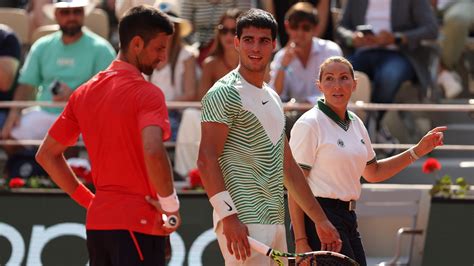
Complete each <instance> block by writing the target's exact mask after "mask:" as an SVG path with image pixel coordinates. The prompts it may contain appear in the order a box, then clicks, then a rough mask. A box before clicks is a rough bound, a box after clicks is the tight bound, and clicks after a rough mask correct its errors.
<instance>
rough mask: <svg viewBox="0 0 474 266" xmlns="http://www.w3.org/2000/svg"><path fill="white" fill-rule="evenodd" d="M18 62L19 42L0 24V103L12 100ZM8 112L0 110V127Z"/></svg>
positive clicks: (19, 55) (3, 109)
mask: <svg viewBox="0 0 474 266" xmlns="http://www.w3.org/2000/svg"><path fill="white" fill-rule="evenodd" d="M20 60H21V46H20V41H19V40H18V38H17V37H16V35H15V33H14V32H13V30H12V29H11V28H9V27H8V26H6V25H3V24H0V101H11V100H12V98H13V90H14V88H15V87H16V81H17V78H18V69H19V66H20ZM9 110H10V109H9V108H1V109H0V127H3V124H4V123H5V120H6V118H7V115H8V111H9Z"/></svg>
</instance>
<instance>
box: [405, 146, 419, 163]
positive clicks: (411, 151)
mask: <svg viewBox="0 0 474 266" xmlns="http://www.w3.org/2000/svg"><path fill="white" fill-rule="evenodd" d="M408 151H409V152H410V156H411V157H412V158H413V161H415V160H418V159H420V157H418V155H416V153H415V149H414V148H413V147H411V148H410V149H408Z"/></svg>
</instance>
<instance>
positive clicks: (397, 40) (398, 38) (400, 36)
mask: <svg viewBox="0 0 474 266" xmlns="http://www.w3.org/2000/svg"><path fill="white" fill-rule="evenodd" d="M394 37H395V40H394V41H395V44H396V45H397V46H400V45H402V44H403V33H400V32H396V33H395V34H394Z"/></svg>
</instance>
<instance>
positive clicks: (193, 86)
mask: <svg viewBox="0 0 474 266" xmlns="http://www.w3.org/2000/svg"><path fill="white" fill-rule="evenodd" d="M155 6H156V7H158V9H160V10H161V11H163V12H164V13H166V14H167V15H168V17H169V19H170V20H171V21H172V22H173V23H174V28H175V32H174V33H173V35H172V37H171V42H170V45H168V47H167V49H168V57H167V60H166V61H164V62H161V63H160V64H159V65H158V66H157V68H156V69H155V70H154V71H153V74H151V76H150V82H151V83H153V84H155V85H156V86H158V87H159V88H160V89H161V90H162V91H163V93H164V94H165V98H166V100H167V101H195V100H196V98H197V78H196V67H197V66H196V58H197V54H198V51H197V49H195V48H194V47H192V46H189V45H186V44H184V43H183V40H182V38H183V36H186V35H188V34H189V33H190V32H191V24H190V22H189V21H187V20H185V19H182V18H179V17H178V16H177V9H176V6H175V5H174V3H173V2H167V1H159V2H157V3H155ZM169 119H170V124H171V131H172V137H171V140H173V141H175V140H176V136H177V132H178V127H179V123H180V120H181V112H180V111H177V110H171V111H169Z"/></svg>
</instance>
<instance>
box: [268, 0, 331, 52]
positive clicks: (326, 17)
mask: <svg viewBox="0 0 474 266" xmlns="http://www.w3.org/2000/svg"><path fill="white" fill-rule="evenodd" d="M331 1H336V0H305V1H301V0H286V1H280V0H273V1H272V4H273V6H272V7H271V8H272V9H273V12H272V11H271V10H267V11H269V12H272V13H273V14H274V16H275V19H276V20H277V22H278V39H279V42H280V45H281V47H284V46H286V44H287V42H288V38H289V36H288V33H287V31H286V30H285V27H283V25H284V21H285V14H286V13H287V11H288V9H290V7H291V6H293V5H294V4H296V3H298V2H308V3H311V5H313V6H314V7H315V8H316V9H317V10H318V18H319V26H318V28H317V29H316V30H315V31H314V36H316V37H319V38H322V39H326V40H333V34H332V33H333V27H334V26H333V25H334V24H333V23H334V22H333V21H332V16H331V9H330V8H331Z"/></svg>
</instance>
